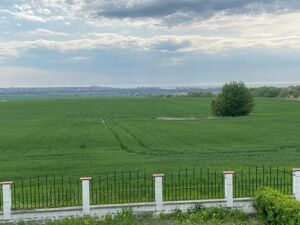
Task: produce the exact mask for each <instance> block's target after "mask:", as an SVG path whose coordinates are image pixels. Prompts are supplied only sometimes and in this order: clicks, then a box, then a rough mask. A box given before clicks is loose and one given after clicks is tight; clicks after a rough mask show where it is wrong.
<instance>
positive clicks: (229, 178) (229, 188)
mask: <svg viewBox="0 0 300 225" xmlns="http://www.w3.org/2000/svg"><path fill="white" fill-rule="evenodd" d="M233 174H234V171H224V182H225V183H224V184H225V185H224V187H225V199H226V202H227V207H233Z"/></svg>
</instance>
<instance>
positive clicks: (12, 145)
mask: <svg viewBox="0 0 300 225" xmlns="http://www.w3.org/2000/svg"><path fill="white" fill-rule="evenodd" d="M210 101H211V99H210V98H186V97H182V98H179V97H178V98H77V99H75V98H65V99H64V98H58V99H54V98H51V99H9V100H8V101H3V99H2V100H1V101H0V156H1V157H0V179H1V180H4V179H16V178H19V177H29V176H45V175H52V174H57V175H63V174H64V175H73V176H78V177H79V176H81V175H96V174H99V173H103V172H110V171H115V170H117V171H122V170H124V171H128V170H140V171H147V172H149V173H150V172H170V171H177V170H178V169H179V168H186V167H187V168H193V167H198V168H199V167H203V168H207V167H209V168H212V169H219V170H223V169H238V168H243V167H248V166H251V165H258V166H259V165H269V164H272V165H276V166H277V165H279V166H286V167H296V166H297V167H298V166H300V160H299V159H300V138H299V136H300V126H299V125H300V102H299V101H289V100H281V99H256V108H255V111H254V113H252V114H251V115H250V116H248V117H239V118H213V117H212V116H211V115H210ZM159 117H171V118H169V119H171V120H161V119H158V118H159ZM178 117H180V118H187V117H194V118H195V119H194V120H173V119H172V118H178Z"/></svg>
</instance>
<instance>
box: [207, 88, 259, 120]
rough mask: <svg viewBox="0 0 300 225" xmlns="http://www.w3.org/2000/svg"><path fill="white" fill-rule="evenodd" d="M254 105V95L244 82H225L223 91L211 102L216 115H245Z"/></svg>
mask: <svg viewBox="0 0 300 225" xmlns="http://www.w3.org/2000/svg"><path fill="white" fill-rule="evenodd" d="M253 107H254V99H253V96H252V94H251V92H250V90H249V89H248V88H247V87H246V86H245V84H244V83H243V82H231V83H229V84H225V85H224V86H223V88H222V92H221V93H220V94H219V95H218V96H217V98H216V99H214V100H213V101H212V103H211V109H212V112H213V114H214V115H215V116H245V115H248V114H249V113H250V112H251V111H252V109H253Z"/></svg>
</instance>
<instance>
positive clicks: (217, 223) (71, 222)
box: [19, 208, 260, 225]
mask: <svg viewBox="0 0 300 225" xmlns="http://www.w3.org/2000/svg"><path fill="white" fill-rule="evenodd" d="M38 224H46V225H200V224H201V225H260V223H259V222H258V221H257V220H256V219H255V218H252V217H248V216H246V215H245V214H243V213H241V212H240V211H237V210H230V209H214V208H212V209H195V210H192V211H189V212H187V213H182V212H181V211H176V212H174V213H171V214H164V215H160V216H153V215H150V214H148V215H147V214H145V215H138V216H135V215H133V214H132V213H131V212H130V211H124V212H122V213H119V214H117V215H116V216H114V217H113V216H111V215H107V216H105V217H103V218H101V219H99V218H92V217H85V218H71V219H64V220H56V221H50V222H45V221H43V222H42V221H38V222H20V223H19V225H38Z"/></svg>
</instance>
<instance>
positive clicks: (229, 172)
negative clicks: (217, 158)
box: [223, 170, 235, 174]
mask: <svg viewBox="0 0 300 225" xmlns="http://www.w3.org/2000/svg"><path fill="white" fill-rule="evenodd" d="M234 173H235V172H234V171H233V170H227V171H224V172H223V174H234Z"/></svg>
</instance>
